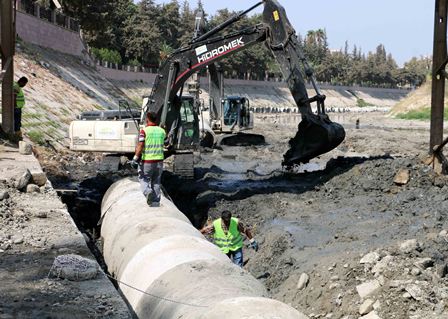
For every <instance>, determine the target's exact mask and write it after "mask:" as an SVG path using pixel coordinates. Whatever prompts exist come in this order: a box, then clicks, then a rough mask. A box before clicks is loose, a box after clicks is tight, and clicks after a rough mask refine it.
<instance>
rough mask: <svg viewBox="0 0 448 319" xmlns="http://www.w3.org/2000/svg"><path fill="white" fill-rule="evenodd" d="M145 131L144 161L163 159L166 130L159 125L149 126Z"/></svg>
mask: <svg viewBox="0 0 448 319" xmlns="http://www.w3.org/2000/svg"><path fill="white" fill-rule="evenodd" d="M144 131H145V149H144V150H143V154H142V160H143V161H163V159H164V155H163V144H164V142H165V137H166V133H165V130H164V129H163V128H161V127H159V126H147V127H145V129H144Z"/></svg>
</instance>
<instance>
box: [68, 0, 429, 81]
mask: <svg viewBox="0 0 448 319" xmlns="http://www.w3.org/2000/svg"><path fill="white" fill-rule="evenodd" d="M62 6H63V8H64V11H65V12H66V13H67V14H68V15H71V16H73V17H75V18H77V19H78V20H79V22H80V24H81V26H82V29H83V32H84V35H85V38H86V40H87V42H88V44H89V46H90V47H91V48H92V52H93V54H94V55H96V56H97V57H99V58H101V59H104V60H106V61H108V62H111V63H117V64H129V65H143V66H146V67H152V68H156V67H157V66H158V65H159V64H160V62H161V61H163V59H165V58H166V57H167V56H168V55H169V54H170V53H171V52H172V51H173V50H174V49H176V48H179V47H181V46H183V45H186V44H188V42H189V41H190V40H191V38H192V35H193V30H194V21H195V13H196V10H198V9H202V10H203V6H202V3H201V1H200V0H199V1H198V3H197V6H196V8H195V9H193V8H191V7H190V5H189V2H188V1H186V0H184V1H183V2H179V1H177V0H171V1H169V2H166V3H164V4H157V3H155V1H154V0H141V1H140V2H139V3H134V2H133V1H132V0H65V1H63V2H62ZM234 14H236V12H234V11H231V10H228V9H222V10H219V11H217V12H216V13H215V14H214V15H209V16H207V25H208V27H209V28H212V27H214V26H216V25H218V24H220V23H222V22H223V21H225V20H227V19H228V18H230V17H231V16H233V15H234ZM261 21H262V17H261V15H260V14H255V15H252V16H249V17H245V18H243V19H241V20H240V21H238V22H237V23H235V24H233V25H231V26H230V27H229V28H227V29H226V30H225V32H233V31H237V30H242V29H245V28H248V27H251V26H255V25H256V24H258V23H260V22H261ZM297 32H298V30H297ZM298 38H299V42H300V44H301V47H302V50H303V51H304V53H305V56H306V57H307V59H308V61H309V63H310V65H311V66H312V67H313V69H314V71H315V76H316V78H317V80H318V81H319V82H325V83H330V84H335V85H362V86H375V87H391V88H393V87H403V86H411V87H414V86H419V85H421V84H422V83H423V82H424V81H425V80H426V78H427V76H428V74H429V72H430V69H431V60H430V58H427V57H414V58H412V59H411V60H410V61H408V62H406V63H405V64H404V66H403V67H398V65H397V63H396V61H395V60H394V58H393V56H392V54H390V53H387V52H386V49H385V47H384V45H382V44H379V45H378V46H377V48H376V50H375V51H374V52H367V53H364V52H362V50H361V48H359V47H357V46H356V45H355V46H353V47H351V48H350V47H349V44H348V43H346V44H345V47H344V48H341V49H339V50H330V48H329V45H328V39H327V34H326V32H325V30H323V29H318V30H311V31H308V32H307V33H306V34H305V35H301V34H300V33H299V32H298ZM221 65H222V67H223V69H224V72H225V73H226V75H227V76H228V77H232V78H239V79H252V80H273V79H276V80H280V79H281V78H282V75H281V73H280V68H279V66H278V65H277V64H276V62H275V60H274V58H273V57H272V55H271V53H270V51H269V50H268V49H267V48H266V47H265V46H264V45H255V46H252V47H251V48H249V49H247V50H244V51H241V52H239V53H237V54H235V55H232V57H231V58H227V59H225V60H224V61H223V62H222V63H221Z"/></svg>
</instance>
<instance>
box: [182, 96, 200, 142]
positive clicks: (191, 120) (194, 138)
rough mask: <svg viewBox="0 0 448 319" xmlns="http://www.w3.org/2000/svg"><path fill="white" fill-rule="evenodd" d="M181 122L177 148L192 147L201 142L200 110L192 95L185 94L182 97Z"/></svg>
mask: <svg viewBox="0 0 448 319" xmlns="http://www.w3.org/2000/svg"><path fill="white" fill-rule="evenodd" d="M179 123H180V125H179V130H178V133H177V134H178V135H177V142H178V145H177V149H191V147H192V146H194V145H197V144H198V143H199V136H200V134H199V117H198V110H196V106H195V100H194V98H193V97H192V96H189V95H184V96H182V98H181V105H180V112H179Z"/></svg>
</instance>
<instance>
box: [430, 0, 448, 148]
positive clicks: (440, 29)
mask: <svg viewBox="0 0 448 319" xmlns="http://www.w3.org/2000/svg"><path fill="white" fill-rule="evenodd" d="M447 3H448V0H436V8H435V17H434V52H433V72H432V99H431V130H430V134H431V135H430V141H429V144H430V149H429V152H430V153H433V151H434V147H435V146H436V145H440V144H441V143H442V141H443V113H444V101H445V76H444V74H443V72H442V71H443V70H444V69H445V68H444V64H446V58H447V21H446V20H447ZM442 66H443V67H442Z"/></svg>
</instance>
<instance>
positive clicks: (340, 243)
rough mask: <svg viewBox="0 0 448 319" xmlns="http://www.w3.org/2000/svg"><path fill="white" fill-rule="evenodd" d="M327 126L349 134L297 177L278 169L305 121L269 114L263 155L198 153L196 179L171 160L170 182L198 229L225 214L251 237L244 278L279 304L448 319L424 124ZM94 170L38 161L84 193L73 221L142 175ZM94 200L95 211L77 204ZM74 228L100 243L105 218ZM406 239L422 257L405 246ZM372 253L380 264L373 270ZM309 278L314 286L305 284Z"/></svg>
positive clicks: (346, 117)
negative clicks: (400, 177)
mask: <svg viewBox="0 0 448 319" xmlns="http://www.w3.org/2000/svg"><path fill="white" fill-rule="evenodd" d="M331 118H332V119H336V120H337V121H338V122H340V123H341V124H343V125H344V127H345V128H346V131H347V138H346V140H345V141H344V142H343V143H342V144H341V145H340V146H339V147H338V148H337V149H336V150H334V151H333V152H331V153H328V154H325V155H323V156H321V158H319V159H316V160H313V161H312V162H311V163H308V164H306V165H303V166H301V167H296V168H295V169H294V170H293V171H285V170H283V169H282V167H281V165H280V163H281V161H282V154H284V152H285V151H286V149H287V147H288V146H287V142H288V138H290V137H292V136H293V135H294V133H295V130H296V127H297V122H298V119H297V118H295V117H294V116H293V115H287V116H286V115H282V116H270V115H268V116H264V117H259V118H258V119H257V123H256V129H255V130H254V133H262V134H263V135H265V137H266V140H267V144H266V145H262V146H252V147H223V149H221V150H213V151H211V152H203V153H201V154H200V155H199V154H198V155H197V156H196V167H197V169H196V172H195V173H196V177H195V180H194V181H187V180H182V179H180V178H178V177H176V176H174V175H173V174H172V173H170V172H169V168H170V165H169V161H168V165H167V168H168V171H166V172H165V174H164V177H163V184H164V186H165V188H166V190H167V191H168V193H169V194H170V196H171V197H172V199H173V200H174V202H175V203H176V204H177V205H178V207H179V208H180V209H181V210H182V211H183V212H184V213H186V215H187V216H188V217H189V218H190V220H192V222H193V224H194V225H195V226H197V227H200V226H202V225H203V224H204V223H205V222H207V219H209V220H211V219H213V218H216V217H217V216H219V214H220V212H221V211H222V210H223V209H230V210H231V211H232V212H233V214H234V215H235V216H238V217H239V218H241V220H242V221H243V222H244V223H245V224H246V225H247V226H249V227H251V228H252V230H253V233H254V235H255V237H256V238H257V240H258V241H259V243H260V250H259V251H258V252H256V253H255V252H253V251H252V250H250V249H245V250H244V253H245V260H246V264H245V268H246V269H247V270H248V271H250V272H251V273H252V274H253V275H254V276H255V277H256V278H258V279H259V280H260V281H262V282H263V283H264V284H265V285H266V287H267V288H268V289H269V291H270V292H271V294H272V296H273V297H274V298H276V299H278V300H281V301H284V302H286V303H288V304H291V305H292V306H294V307H296V308H297V309H299V310H300V311H303V312H304V313H306V314H308V315H309V316H310V317H311V318H344V319H350V318H360V317H362V315H364V314H368V317H366V318H377V317H375V316H376V315H377V316H379V318H383V319H384V318H403V319H404V318H414V319H417V318H448V311H447V310H445V309H446V306H445V304H446V302H447V299H448V290H446V283H447V279H446V278H445V275H446V272H448V266H447V262H446V261H447V258H448V250H447V248H446V241H447V240H448V237H447V232H446V231H444V230H445V229H448V224H447V222H446V218H447V211H448V210H447V208H448V193H447V190H448V179H447V178H445V177H443V176H437V175H436V174H434V172H433V171H432V169H431V168H430V167H427V166H425V165H424V164H423V163H422V159H423V158H424V157H425V154H426V151H427V148H428V141H429V134H428V123H425V122H410V121H402V120H395V119H391V118H388V117H387V116H385V114H382V113H365V114H355V113H350V114H333V115H332V116H331ZM357 119H359V120H360V129H356V128H355V122H356V120H357ZM98 162H99V157H98V156H96V157H95V156H93V155H89V154H87V155H86V154H84V155H80V154H65V155H64V156H63V157H62V158H59V157H57V156H56V155H51V154H42V156H41V163H43V165H44V167H46V168H47V170H48V171H49V172H50V175H51V179H52V181H53V183H56V185H60V187H67V186H71V187H73V188H77V189H78V190H79V191H78V194H77V195H75V196H73V198H72V200H73V202H72V204H71V205H70V202H68V203H69V208H70V211H71V213H72V215H74V216H77V215H76V211H79V212H84V214H88V215H89V216H90V218H92V214H93V216H95V214H98V213H99V211H97V210H98V200H99V199H100V198H101V194H102V193H103V191H104V190H105V189H106V188H107V187H106V186H107V185H109V184H110V183H111V182H112V181H114V180H116V179H119V178H121V177H122V176H125V175H127V174H135V173H134V172H133V171H131V170H124V171H121V172H119V173H113V174H105V175H104V174H98V173H97V171H96V169H97V167H98ZM61 165H62V167H63V169H62V170H61V169H55V170H54V171H52V169H53V168H58V167H61ZM400 170H407V171H408V172H409V176H410V179H409V182H408V183H406V184H405V185H401V186H400V185H397V184H396V183H394V178H395V176H396V174H397V173H398V172H399V171H400ZM58 183H59V184H58ZM98 186H99V187H98ZM56 188H57V187H56ZM92 194H96V197H95V196H93V195H92ZM86 200H87V201H89V200H91V201H92V202H91V205H90V206H89V205H87V206H86V207H87V208H86V207H83V206H80V205H81V204H80V202H85V201H86ZM66 202H67V201H66ZM73 203H75V204H73ZM80 207H81V208H80ZM76 218H77V223H78V225H81V227H84V228H87V229H90V232H88V233H89V234H91V236H92V237H93V238H95V237H96V236H97V234H95V227H94V226H93V224H94V221H95V218H97V217H93V220H90V221H89V219H88V218H86V217H85V216H84V217H83V216H79V215H78V216H77V217H76ZM410 239H415V241H416V242H417V244H415V247H413V246H412V245H411V248H409V249H404V248H402V247H401V248H400V245H401V244H403V243H404V242H405V241H406V240H410ZM412 243H414V242H412ZM404 245H405V246H406V244H404ZM368 253H371V254H369V255H368V256H372V254H373V256H374V258H373V259H372V260H369V261H368V262H366V261H365V260H364V258H362V257H363V256H364V255H366V254H368ZM425 258H426V259H425ZM428 258H429V259H430V261H428V260H427V259H428ZM367 259H369V258H367ZM425 260H426V261H425ZM361 261H362V263H360V262H361ZM305 274H306V275H305ZM301 277H302V279H303V278H305V277H308V280H305V284H302V281H303V280H300V278H301ZM360 285H361V286H360ZM371 285H374V286H375V285H378V287H376V286H375V289H374V291H373V292H372V291H369V293H368V294H367V295H364V294H363V292H361V294H363V295H362V296H363V298H361V295H360V293H359V292H358V290H362V289H363V288H365V287H370V286H371ZM357 287H358V289H357ZM366 303H367V304H366ZM373 304H375V307H373ZM360 308H362V309H360Z"/></svg>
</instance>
